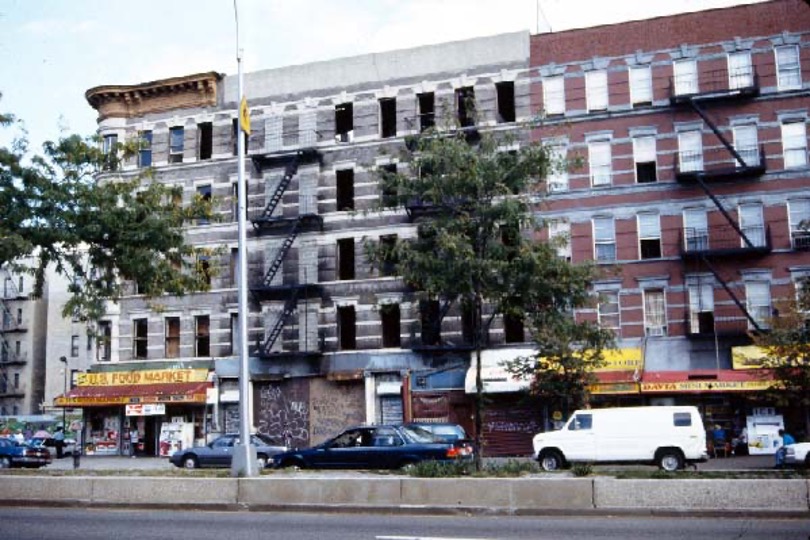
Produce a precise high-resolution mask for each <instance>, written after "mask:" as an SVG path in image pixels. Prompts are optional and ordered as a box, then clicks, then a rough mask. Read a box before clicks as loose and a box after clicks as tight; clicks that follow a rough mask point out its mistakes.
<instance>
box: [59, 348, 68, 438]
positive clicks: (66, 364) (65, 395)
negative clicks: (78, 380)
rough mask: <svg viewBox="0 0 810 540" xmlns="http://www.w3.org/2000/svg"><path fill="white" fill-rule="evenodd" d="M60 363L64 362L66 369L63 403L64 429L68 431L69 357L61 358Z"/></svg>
mask: <svg viewBox="0 0 810 540" xmlns="http://www.w3.org/2000/svg"><path fill="white" fill-rule="evenodd" d="M59 361H60V362H62V363H63V364H65V368H64V371H63V373H64V375H65V386H64V391H63V393H62V400H63V402H62V429H63V430H65V431H67V426H66V425H65V423H66V422H67V406H66V405H65V401H66V400H67V377H68V375H67V374H68V363H67V357H65V356H60V357H59Z"/></svg>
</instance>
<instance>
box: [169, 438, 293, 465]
mask: <svg viewBox="0 0 810 540" xmlns="http://www.w3.org/2000/svg"><path fill="white" fill-rule="evenodd" d="M238 443H239V435H238V434H234V433H230V434H227V435H222V436H220V437H217V438H216V439H214V440H213V441H211V442H210V443H208V444H207V445H205V446H194V447H192V448H185V449H183V450H178V451H177V452H175V453H174V454H172V457H170V458H169V461H170V462H171V463H172V464H173V465H175V466H177V467H182V468H185V469H196V468H198V467H230V466H231V461H232V460H233V451H234V446H235V445H236V444H238ZM250 444H252V445H253V446H255V447H256V459H257V460H258V465H259V469H263V468H264V467H266V466H267V464H268V463H269V460H270V458H271V457H272V456H273V455H275V454H278V453H279V452H284V451H285V450H287V447H286V446H282V445H280V444H277V443H276V442H275V441H274V440H273V439H271V438H270V437H268V436H266V435H262V434H261V433H256V434H253V435H251V436H250Z"/></svg>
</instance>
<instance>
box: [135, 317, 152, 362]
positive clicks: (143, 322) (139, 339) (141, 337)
mask: <svg viewBox="0 0 810 540" xmlns="http://www.w3.org/2000/svg"><path fill="white" fill-rule="evenodd" d="M148 333H149V320H148V319H134V320H133V321H132V357H133V358H146V356H147V345H148Z"/></svg>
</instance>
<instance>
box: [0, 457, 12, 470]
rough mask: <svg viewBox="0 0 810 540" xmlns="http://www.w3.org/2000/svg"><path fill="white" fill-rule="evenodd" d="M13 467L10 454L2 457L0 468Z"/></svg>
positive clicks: (0, 458)
mask: <svg viewBox="0 0 810 540" xmlns="http://www.w3.org/2000/svg"><path fill="white" fill-rule="evenodd" d="M10 468H11V458H10V457H8V456H3V457H0V469H10Z"/></svg>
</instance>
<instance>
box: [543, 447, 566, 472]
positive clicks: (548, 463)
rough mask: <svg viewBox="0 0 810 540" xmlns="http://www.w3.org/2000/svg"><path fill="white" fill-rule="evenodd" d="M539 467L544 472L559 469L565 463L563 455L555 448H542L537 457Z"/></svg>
mask: <svg viewBox="0 0 810 540" xmlns="http://www.w3.org/2000/svg"><path fill="white" fill-rule="evenodd" d="M537 461H538V462H539V463H540V468H541V469H543V470H544V471H546V472H553V471H559V470H560V469H562V468H563V466H564V465H565V459H564V458H563V455H562V454H561V453H560V452H558V451H557V450H543V451H542V452H540V455H539V456H538V458H537Z"/></svg>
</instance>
